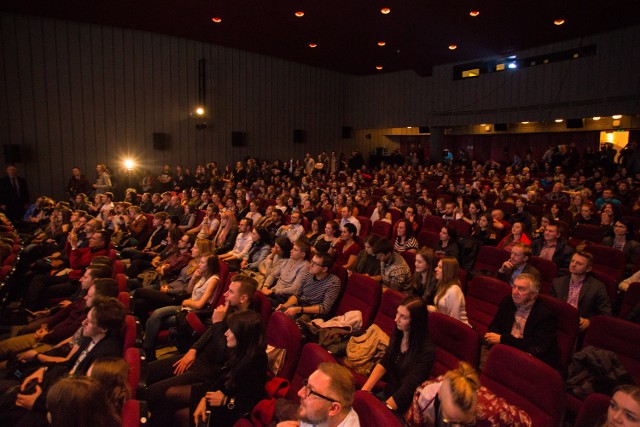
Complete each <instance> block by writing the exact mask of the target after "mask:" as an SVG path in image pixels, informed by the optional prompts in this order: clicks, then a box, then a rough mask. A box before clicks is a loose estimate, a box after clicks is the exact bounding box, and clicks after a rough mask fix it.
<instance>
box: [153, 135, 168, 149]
mask: <svg viewBox="0 0 640 427" xmlns="http://www.w3.org/2000/svg"><path fill="white" fill-rule="evenodd" d="M153 149H154V150H159V151H164V150H168V149H169V134H168V133H154V134H153Z"/></svg>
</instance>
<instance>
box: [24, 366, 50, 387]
mask: <svg viewBox="0 0 640 427" xmlns="http://www.w3.org/2000/svg"><path fill="white" fill-rule="evenodd" d="M44 372H45V368H40V369H38V370H37V371H35V372H34V373H33V374H31V375H29V376H28V377H27V378H25V379H24V381H22V384H21V385H20V391H24V390H25V388H26V387H27V385H29V383H30V382H31V381H32V380H36V381H37V382H38V384H42V380H43V379H44Z"/></svg>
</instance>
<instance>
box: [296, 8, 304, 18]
mask: <svg viewBox="0 0 640 427" xmlns="http://www.w3.org/2000/svg"><path fill="white" fill-rule="evenodd" d="M294 15H296V16H297V17H298V18H302V17H303V16H304V12H303V11H301V10H300V11H298V12H296V13H294Z"/></svg>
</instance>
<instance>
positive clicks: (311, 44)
mask: <svg viewBox="0 0 640 427" xmlns="http://www.w3.org/2000/svg"><path fill="white" fill-rule="evenodd" d="M309 47H310V48H311V49H313V48H314V47H318V45H317V44H315V43H309Z"/></svg>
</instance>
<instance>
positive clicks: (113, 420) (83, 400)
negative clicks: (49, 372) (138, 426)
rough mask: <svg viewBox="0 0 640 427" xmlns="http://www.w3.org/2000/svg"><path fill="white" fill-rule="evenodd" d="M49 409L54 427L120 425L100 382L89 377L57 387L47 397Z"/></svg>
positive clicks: (63, 383) (71, 379) (59, 382)
mask: <svg viewBox="0 0 640 427" xmlns="http://www.w3.org/2000/svg"><path fill="white" fill-rule="evenodd" d="M47 409H48V411H49V412H50V414H51V426H52V427H86V426H92V427H113V426H117V425H120V417H119V415H118V414H117V413H116V411H115V410H114V408H113V406H112V405H111V404H110V402H109V399H108V397H107V395H106V393H105V391H104V389H103V388H102V387H101V384H100V382H99V381H98V380H95V379H93V378H89V377H68V378H64V379H62V380H60V381H58V382H57V383H55V384H54V385H53V386H52V387H51V388H50V389H49V392H48V393H47Z"/></svg>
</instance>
